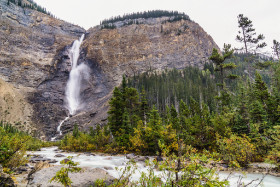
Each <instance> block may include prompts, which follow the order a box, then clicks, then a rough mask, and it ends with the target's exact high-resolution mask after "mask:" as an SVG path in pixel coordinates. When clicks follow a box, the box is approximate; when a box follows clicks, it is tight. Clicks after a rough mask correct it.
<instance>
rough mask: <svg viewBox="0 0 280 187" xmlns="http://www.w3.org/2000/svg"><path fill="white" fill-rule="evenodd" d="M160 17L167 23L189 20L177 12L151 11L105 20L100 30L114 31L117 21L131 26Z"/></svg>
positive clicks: (183, 14) (186, 16)
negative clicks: (142, 20)
mask: <svg viewBox="0 0 280 187" xmlns="http://www.w3.org/2000/svg"><path fill="white" fill-rule="evenodd" d="M160 17H169V19H168V20H166V21H167V22H174V21H180V20H190V18H189V16H188V15H186V14H185V13H180V12H178V11H167V10H152V11H144V12H137V13H132V14H125V15H123V16H116V17H112V18H110V19H105V20H103V21H101V22H100V25H101V29H115V28H116V25H115V24H114V23H116V22H119V21H127V22H126V23H124V24H123V26H125V25H132V24H142V22H141V21H138V19H141V18H143V19H148V18H160Z"/></svg>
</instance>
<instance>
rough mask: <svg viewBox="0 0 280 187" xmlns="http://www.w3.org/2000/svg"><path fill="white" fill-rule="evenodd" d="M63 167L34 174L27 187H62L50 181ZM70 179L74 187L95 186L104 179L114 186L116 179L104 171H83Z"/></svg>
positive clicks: (46, 169) (71, 174)
mask: <svg viewBox="0 0 280 187" xmlns="http://www.w3.org/2000/svg"><path fill="white" fill-rule="evenodd" d="M61 168H62V166H54V167H49V168H44V169H42V170H40V171H38V172H36V173H35V174H34V177H33V179H32V180H31V181H30V182H29V184H28V185H27V187H35V186H36V187H37V186H40V187H47V186H61V185H60V184H58V183H56V182H52V183H49V181H50V179H51V178H52V177H53V176H55V174H56V172H57V171H59V170H60V169H61ZM69 177H70V179H71V180H72V182H73V183H72V184H71V186H72V187H81V186H83V187H90V186H95V181H96V180H97V179H103V180H104V182H105V183H106V184H107V185H110V184H112V182H113V180H114V177H112V176H111V175H109V174H108V173H107V172H106V171H105V170H104V169H100V168H95V169H83V170H82V171H81V172H79V173H70V174H69Z"/></svg>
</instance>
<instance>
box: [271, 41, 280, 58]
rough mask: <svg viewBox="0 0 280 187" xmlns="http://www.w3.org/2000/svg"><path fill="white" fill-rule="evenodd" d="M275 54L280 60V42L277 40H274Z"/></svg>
mask: <svg viewBox="0 0 280 187" xmlns="http://www.w3.org/2000/svg"><path fill="white" fill-rule="evenodd" d="M272 49H273V54H274V55H275V56H276V57H277V59H278V60H280V56H279V55H280V43H279V42H277V41H276V40H273V47H272Z"/></svg>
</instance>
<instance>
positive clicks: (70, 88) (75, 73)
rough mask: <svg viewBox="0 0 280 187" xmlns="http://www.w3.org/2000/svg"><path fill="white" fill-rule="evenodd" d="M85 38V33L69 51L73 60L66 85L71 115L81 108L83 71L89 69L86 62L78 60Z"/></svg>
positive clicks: (68, 107) (67, 105)
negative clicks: (79, 62) (80, 62)
mask: <svg viewBox="0 0 280 187" xmlns="http://www.w3.org/2000/svg"><path fill="white" fill-rule="evenodd" d="M83 40H84V34H83V35H82V36H81V38H80V40H76V41H75V42H74V43H73V45H72V47H71V49H70V52H69V57H70V61H71V71H70V75H69V79H68V82H67V85H66V92H65V94H66V107H67V109H68V110H69V113H70V115H74V114H75V113H76V112H77V110H79V109H80V104H81V98H80V91H81V81H82V78H83V72H86V71H87V66H86V65H85V64H83V63H82V64H79V65H78V60H79V56H80V46H81V44H82V42H83Z"/></svg>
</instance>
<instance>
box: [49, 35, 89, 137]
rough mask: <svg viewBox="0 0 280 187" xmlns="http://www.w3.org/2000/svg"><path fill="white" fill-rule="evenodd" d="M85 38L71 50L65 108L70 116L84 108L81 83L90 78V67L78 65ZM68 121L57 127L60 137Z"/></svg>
mask: <svg viewBox="0 0 280 187" xmlns="http://www.w3.org/2000/svg"><path fill="white" fill-rule="evenodd" d="M84 36H85V35H84V34H83V35H82V36H81V37H80V39H79V40H76V41H74V43H73V45H72V47H71V49H70V50H69V57H70V62H71V71H70V74H69V79H68V82H67V85H66V90H65V96H66V98H65V107H66V108H67V109H68V111H69V115H70V116H72V115H75V114H76V112H77V111H78V110H79V109H81V108H82V107H83V104H82V101H81V98H80V92H81V82H82V80H83V78H87V77H88V67H87V65H85V64H84V63H81V64H78V61H79V56H80V46H81V44H82V42H83V40H84ZM68 119H69V116H67V117H66V118H65V119H64V120H62V121H61V122H60V123H59V125H58V127H57V132H58V134H59V135H60V136H61V135H62V131H61V126H62V124H63V123H64V122H65V121H67V120H68ZM55 139H56V137H53V138H52V139H51V140H52V141H54V140H55Z"/></svg>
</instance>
